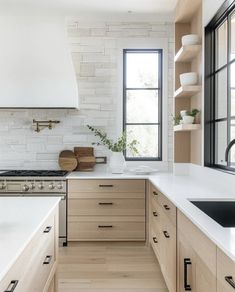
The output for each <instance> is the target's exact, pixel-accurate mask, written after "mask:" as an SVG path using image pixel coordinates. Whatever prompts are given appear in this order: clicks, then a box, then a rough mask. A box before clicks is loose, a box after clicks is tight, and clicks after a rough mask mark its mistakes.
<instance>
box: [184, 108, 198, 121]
mask: <svg viewBox="0 0 235 292" xmlns="http://www.w3.org/2000/svg"><path fill="white" fill-rule="evenodd" d="M199 112H200V111H199V110H198V109H196V108H194V109H192V110H191V111H187V112H186V115H185V116H183V123H184V124H193V123H194V121H195V117H196V115H197V114H198V113H199Z"/></svg>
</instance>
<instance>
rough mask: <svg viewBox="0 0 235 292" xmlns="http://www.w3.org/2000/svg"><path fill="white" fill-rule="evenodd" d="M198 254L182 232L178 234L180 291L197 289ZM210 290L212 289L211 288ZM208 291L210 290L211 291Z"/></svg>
mask: <svg viewBox="0 0 235 292" xmlns="http://www.w3.org/2000/svg"><path fill="white" fill-rule="evenodd" d="M195 258H196V254H195V252H194V250H193V249H192V247H191V246H190V244H189V243H188V242H187V241H186V239H185V237H184V236H183V235H182V234H179V235H178V277H177V278H178V292H185V291H193V292H195V291H196V289H195V287H196V284H195V283H196V280H195V276H196V274H195ZM209 291H210V290H209ZM209 291H208V292H209Z"/></svg>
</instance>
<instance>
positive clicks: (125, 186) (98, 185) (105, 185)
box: [68, 179, 145, 193]
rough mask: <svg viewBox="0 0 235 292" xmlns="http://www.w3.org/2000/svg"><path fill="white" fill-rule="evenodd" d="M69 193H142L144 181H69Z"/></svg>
mask: <svg viewBox="0 0 235 292" xmlns="http://www.w3.org/2000/svg"><path fill="white" fill-rule="evenodd" d="M68 191H69V193H86V192H87V193H90V192H94V193H97V192H100V193H112V192H114V193H115V192H117V193H119V192H121V193H144V192H145V180H139V179H138V180H131V179H130V180H127V179H126V180H118V179H115V180H113V179H108V180H103V179H102V180H69V182H68Z"/></svg>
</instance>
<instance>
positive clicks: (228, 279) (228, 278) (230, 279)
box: [224, 276, 235, 289]
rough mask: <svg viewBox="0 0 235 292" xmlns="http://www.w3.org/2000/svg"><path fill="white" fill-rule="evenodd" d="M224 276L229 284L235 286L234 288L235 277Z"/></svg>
mask: <svg viewBox="0 0 235 292" xmlns="http://www.w3.org/2000/svg"><path fill="white" fill-rule="evenodd" d="M224 278H225V281H226V282H228V283H229V285H230V286H232V287H233V289H235V282H234V280H233V277H232V276H226V277H224Z"/></svg>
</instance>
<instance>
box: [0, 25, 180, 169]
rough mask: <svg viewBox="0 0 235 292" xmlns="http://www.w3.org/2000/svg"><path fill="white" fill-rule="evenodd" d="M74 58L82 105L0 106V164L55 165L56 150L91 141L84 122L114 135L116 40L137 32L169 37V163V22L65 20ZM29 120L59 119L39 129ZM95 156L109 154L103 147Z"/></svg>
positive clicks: (4, 166) (10, 166)
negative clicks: (74, 107)
mask: <svg viewBox="0 0 235 292" xmlns="http://www.w3.org/2000/svg"><path fill="white" fill-rule="evenodd" d="M68 35H69V41H70V44H71V51H72V58H73V62H74V66H75V70H76V75H77V80H78V86H79V95H80V109H79V110H66V109H64V110H63V109H61V110H60V109H53V110H38V109H37V110H36V109H35V110H33V109H32V110H31V109H29V110H23V109H22V110H20V109H19V110H17V109H16V110H0V169H18V168H25V169H30V168H32V169H42V168H43V169H54V168H55V169H57V168H58V164H57V159H58V154H59V152H60V151H61V150H64V149H73V147H74V146H77V145H80V146H89V145H91V143H92V142H93V141H94V137H93V135H92V134H91V133H90V132H89V131H88V129H87V128H86V125H87V124H90V125H93V126H97V127H102V128H103V130H105V131H107V132H108V133H109V134H110V135H111V136H115V134H116V127H117V119H116V116H117V108H118V93H117V92H118V84H117V79H118V68H117V67H118V60H117V59H118V57H117V55H118V54H117V40H118V39H119V38H123V37H127V38H136V37H168V39H169V56H168V62H169V65H168V67H169V68H168V87H169V90H168V91H169V92H168V107H169V109H168V112H169V117H168V124H169V131H168V137H169V142H168V152H169V153H168V160H169V162H172V155H173V135H172V117H171V113H172V104H173V103H172V96H173V58H174V51H173V47H174V38H173V35H174V34H173V24H171V23H158V22H156V23H118V22H113V23H112V22H109V23H84V22H83V23H81V24H80V23H79V21H76V20H73V21H70V22H69V24H68ZM33 119H58V120H60V121H61V123H60V124H59V125H56V126H55V128H54V129H53V130H48V129H45V130H43V131H41V132H40V133H36V132H34V129H33V128H32V120H33ZM96 155H99V156H104V155H107V156H109V153H108V151H107V150H106V149H105V148H104V147H98V148H96Z"/></svg>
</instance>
